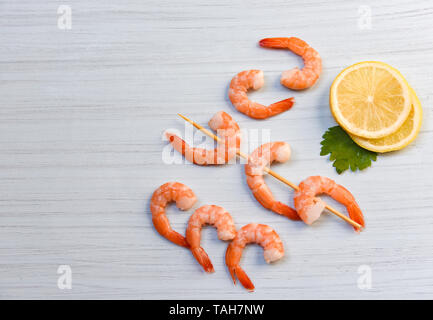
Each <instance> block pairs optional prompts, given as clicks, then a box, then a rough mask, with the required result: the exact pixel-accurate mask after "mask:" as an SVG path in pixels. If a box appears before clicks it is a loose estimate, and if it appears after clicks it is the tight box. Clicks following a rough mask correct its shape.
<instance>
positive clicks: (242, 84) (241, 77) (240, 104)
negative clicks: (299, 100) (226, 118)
mask: <svg viewBox="0 0 433 320" xmlns="http://www.w3.org/2000/svg"><path fill="white" fill-rule="evenodd" d="M263 84H264V76H263V71H260V70H247V71H242V72H239V73H238V74H237V75H236V76H235V77H234V78H233V79H232V81H231V82H230V88H229V98H230V101H231V102H232V104H233V105H234V106H235V108H236V109H237V110H238V111H240V112H242V113H243V114H246V115H247V116H249V117H251V118H254V119H266V118H268V117H272V116H275V115H277V114H280V113H281V112H284V111H287V110H289V109H290V108H291V107H292V106H293V103H294V99H293V98H289V99H285V100H282V101H279V102H276V103H273V104H271V105H270V106H268V107H267V106H264V105H262V104H260V103H257V102H253V101H250V100H249V99H248V96H247V91H248V90H249V89H254V90H257V89H260V88H261V87H262V86H263Z"/></svg>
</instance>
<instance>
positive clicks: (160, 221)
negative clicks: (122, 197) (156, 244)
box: [150, 182, 197, 247]
mask: <svg viewBox="0 0 433 320" xmlns="http://www.w3.org/2000/svg"><path fill="white" fill-rule="evenodd" d="M171 201H176V206H177V207H178V208H179V209H180V210H188V209H190V208H191V207H192V206H193V205H194V203H195V202H196V201H197V198H196V197H195V194H194V192H192V190H191V189H190V188H188V187H187V186H186V185H184V184H182V183H180V182H167V183H165V184H163V185H162V186H160V187H159V188H158V189H156V190H155V192H154V193H153V195H152V199H151V200H150V211H151V212H152V221H153V225H154V226H155V229H156V231H158V232H159V234H160V235H162V236H163V237H165V238H166V239H168V240H170V241H171V242H173V243H175V244H177V245H179V246H182V247H189V245H188V243H187V241H186V239H185V237H184V236H182V235H181V234H179V233H177V232H176V231H174V230H173V229H172V228H171V226H170V222H169V221H168V219H167V216H166V215H165V207H166V206H167V204H168V203H169V202H171Z"/></svg>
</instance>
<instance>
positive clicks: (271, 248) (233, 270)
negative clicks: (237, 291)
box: [226, 223, 284, 291]
mask: <svg viewBox="0 0 433 320" xmlns="http://www.w3.org/2000/svg"><path fill="white" fill-rule="evenodd" d="M249 243H257V244H259V245H261V246H262V247H263V249H264V253H263V254H264V257H265V261H266V262H267V263H271V262H274V261H277V260H279V259H281V258H282V257H283V256H284V247H283V242H282V241H281V239H280V237H279V235H278V234H277V233H276V232H275V231H274V229H272V228H271V227H269V226H267V225H264V224H257V223H250V224H247V225H246V226H243V227H242V228H241V229H239V231H238V232H237V234H236V237H235V238H234V239H233V241H232V242H231V243H230V244H229V246H228V248H227V251H226V264H227V267H228V268H229V271H230V274H231V276H232V279H233V283H235V284H236V277H237V278H238V279H239V281H240V283H242V285H243V286H244V287H245V288H246V289H248V290H251V291H252V290H254V285H253V283H252V282H251V280H250V278H248V276H247V274H246V273H245V271H244V270H243V269H242V268H241V267H240V266H239V261H240V260H241V256H242V251H243V250H244V248H245V246H246V245H247V244H249Z"/></svg>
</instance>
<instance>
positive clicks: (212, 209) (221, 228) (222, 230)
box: [186, 205, 236, 272]
mask: <svg viewBox="0 0 433 320" xmlns="http://www.w3.org/2000/svg"><path fill="white" fill-rule="evenodd" d="M205 224H210V225H213V226H215V228H217V231H218V238H219V239H220V240H223V241H226V240H232V239H233V238H234V237H235V235H236V227H235V224H234V222H233V218H232V216H231V215H230V213H228V212H227V211H226V210H225V209H224V208H222V207H219V206H214V205H205V206H202V207H200V208H198V209H197V210H196V211H195V212H194V213H193V214H192V215H191V217H190V218H189V222H188V227H187V228H186V241H187V242H188V244H189V246H190V249H191V252H192V254H193V255H194V257H195V258H196V260H197V261H198V263H200V264H201V266H202V267H203V269H204V270H205V271H206V272H214V268H213V265H212V262H211V261H210V259H209V257H208V255H207V253H206V252H205V251H204V249H203V248H202V247H201V246H200V238H201V235H200V232H201V228H202V226H203V225H205Z"/></svg>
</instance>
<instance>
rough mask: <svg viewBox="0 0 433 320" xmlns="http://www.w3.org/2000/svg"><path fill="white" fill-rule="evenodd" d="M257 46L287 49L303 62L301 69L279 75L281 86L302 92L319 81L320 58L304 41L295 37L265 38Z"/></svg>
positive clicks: (320, 70)
mask: <svg viewBox="0 0 433 320" xmlns="http://www.w3.org/2000/svg"><path fill="white" fill-rule="evenodd" d="M259 44H260V45H261V46H262V47H265V48H277V49H289V50H290V51H292V52H293V53H295V54H297V55H298V56H301V57H302V59H303V60H304V68H303V69H301V70H299V69H298V68H294V69H291V70H287V71H284V72H283V74H282V75H281V84H282V85H283V86H286V87H287V88H289V89H293V90H302V89H307V88H309V87H311V86H312V85H313V84H314V83H316V81H317V79H319V76H320V73H321V72H322V58H320V55H319V53H318V52H317V51H316V50H314V49H313V48H312V47H310V46H309V45H308V44H307V43H306V42H305V41H303V40H301V39H299V38H295V37H290V38H266V39H262V40H260V42H259Z"/></svg>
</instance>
